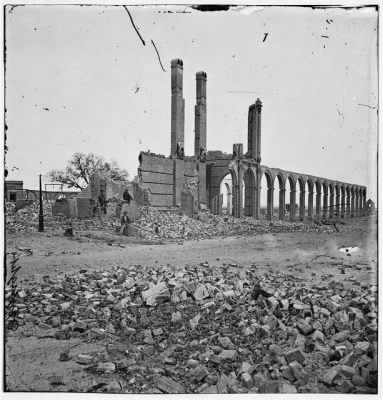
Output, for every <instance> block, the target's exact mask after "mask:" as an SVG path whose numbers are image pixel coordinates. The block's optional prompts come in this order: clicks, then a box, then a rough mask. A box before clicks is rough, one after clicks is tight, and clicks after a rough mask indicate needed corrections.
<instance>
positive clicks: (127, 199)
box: [122, 188, 133, 204]
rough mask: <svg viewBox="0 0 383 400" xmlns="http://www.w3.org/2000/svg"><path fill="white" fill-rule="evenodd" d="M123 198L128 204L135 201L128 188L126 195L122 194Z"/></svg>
mask: <svg viewBox="0 0 383 400" xmlns="http://www.w3.org/2000/svg"><path fill="white" fill-rule="evenodd" d="M122 198H123V199H124V201H126V202H127V203H128V204H130V201H131V200H133V197H132V196H131V195H130V193H129V191H128V189H127V188H126V189H125V191H124V193H123V194H122Z"/></svg>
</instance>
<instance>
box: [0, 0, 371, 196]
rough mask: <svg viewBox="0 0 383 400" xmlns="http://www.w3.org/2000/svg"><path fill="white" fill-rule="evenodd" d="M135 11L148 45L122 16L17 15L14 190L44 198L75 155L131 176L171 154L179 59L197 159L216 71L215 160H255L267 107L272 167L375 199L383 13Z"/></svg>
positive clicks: (265, 136) (63, 11)
mask: <svg viewBox="0 0 383 400" xmlns="http://www.w3.org/2000/svg"><path fill="white" fill-rule="evenodd" d="M129 11H130V13H131V15H132V18H133V21H134V24H135V25H136V27H137V29H138V30H139V33H140V35H141V36H142V38H143V40H144V41H145V46H144V45H143V43H142V41H141V39H140V37H139V36H138V35H137V33H136V31H135V30H134V27H133V26H132V23H131V21H130V18H129V15H128V13H127V12H126V10H125V9H124V8H123V7H121V6H118V7H113V6H84V7H81V6H70V5H66V6H65V5H61V6H59V5H51V6H46V5H45V6H41V5H39V6H32V5H29V6H23V7H14V8H8V9H7V10H6V15H5V17H6V30H5V34H6V75H5V79H6V80H5V84H6V92H5V105H6V108H7V112H6V124H7V126H8V131H7V132H8V138H7V145H8V147H9V151H8V154H7V156H6V164H7V166H8V169H9V171H10V172H9V176H8V179H9V180H23V181H24V187H25V188H29V189H33V188H37V187H38V174H40V173H41V174H43V175H44V177H43V183H48V182H49V181H48V179H47V178H46V177H45V175H46V174H47V172H48V171H49V170H51V169H61V168H64V167H65V166H66V163H67V161H68V160H69V159H70V158H71V156H72V154H73V153H75V152H84V153H90V152H92V153H96V154H98V155H102V156H103V157H104V158H105V159H106V160H115V161H117V163H118V164H119V166H120V167H122V168H125V169H127V170H128V171H129V173H130V176H131V178H133V177H134V176H135V175H136V173H137V167H138V155H139V152H140V151H141V150H148V149H150V151H152V152H154V153H159V154H164V155H166V156H169V154H170V122H171V121H170V99H171V97H170V94H171V91H170V61H171V60H172V59H174V58H180V59H182V60H183V63H184V98H185V152H186V155H192V154H193V151H194V105H195V101H196V100H195V97H196V93H195V90H196V88H195V73H196V72H198V71H205V72H206V73H207V148H208V150H222V151H224V152H228V153H231V152H232V145H233V143H243V144H244V150H245V151H246V150H247V118H248V107H249V106H250V105H251V104H252V103H254V102H255V100H256V99H257V98H258V97H259V98H260V99H261V101H262V102H263V111H262V164H263V165H267V166H269V167H274V168H281V169H286V170H290V171H294V172H301V173H305V174H311V175H315V176H320V177H326V178H328V179H333V180H339V181H343V182H347V183H353V184H358V185H364V186H367V197H368V198H372V199H374V200H376V196H377V189H376V180H377V177H376V173H377V135H378V133H377V123H378V120H377V105H378V104H377V103H378V81H377V11H376V10H375V9H374V8H372V7H370V8H368V7H365V8H360V9H342V8H331V9H312V8H310V7H277V6H276V7H234V8H232V9H230V10H229V11H225V12H222V11H221V12H200V11H198V10H193V9H192V8H190V7H188V6H166V7H165V6H162V7H160V6H146V7H134V6H129ZM266 33H267V35H266ZM265 37H266V38H265ZM152 40H153V42H154V43H155V45H156V47H157V50H158V53H159V57H160V60H161V62H162V64H163V67H164V69H165V70H166V72H165V71H163V69H162V67H161V64H160V62H159V58H158V56H157V53H156V51H155V49H154V47H153V45H152V43H151V41H152ZM14 167H16V168H18V169H15V168H14Z"/></svg>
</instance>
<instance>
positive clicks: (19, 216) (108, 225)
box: [5, 200, 120, 233]
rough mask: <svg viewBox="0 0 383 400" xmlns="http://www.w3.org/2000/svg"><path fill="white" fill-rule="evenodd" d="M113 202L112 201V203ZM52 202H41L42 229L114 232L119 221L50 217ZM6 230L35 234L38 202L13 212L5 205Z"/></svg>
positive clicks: (94, 218)
mask: <svg viewBox="0 0 383 400" xmlns="http://www.w3.org/2000/svg"><path fill="white" fill-rule="evenodd" d="M112 202H114V200H113V201H112ZM52 206H53V202H52V201H45V200H44V201H43V212H44V228H45V229H46V230H52V229H53V230H54V229H60V230H62V229H64V228H65V227H67V226H72V227H73V228H74V229H75V230H79V231H84V230H111V231H115V229H116V227H117V226H119V224H120V221H119V219H118V218H116V217H114V216H109V215H108V216H104V215H103V216H102V218H100V217H99V216H96V217H92V218H66V217H64V216H60V215H52ZM5 211H6V217H5V220H6V230H7V232H8V233H15V232H36V231H37V229H38V221H39V211H40V208H39V202H37V201H36V202H34V203H33V204H32V205H30V206H27V207H25V208H22V209H20V210H18V211H15V206H14V205H13V203H6V209H5Z"/></svg>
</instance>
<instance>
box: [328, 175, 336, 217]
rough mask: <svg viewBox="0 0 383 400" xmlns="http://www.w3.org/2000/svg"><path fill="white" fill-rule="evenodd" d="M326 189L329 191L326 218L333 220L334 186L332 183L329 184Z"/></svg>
mask: <svg viewBox="0 0 383 400" xmlns="http://www.w3.org/2000/svg"><path fill="white" fill-rule="evenodd" d="M328 189H329V196H330V199H329V207H328V216H329V218H334V203H335V200H334V185H333V184H332V183H330V184H329V185H328Z"/></svg>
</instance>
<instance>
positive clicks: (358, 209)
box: [355, 188, 361, 217]
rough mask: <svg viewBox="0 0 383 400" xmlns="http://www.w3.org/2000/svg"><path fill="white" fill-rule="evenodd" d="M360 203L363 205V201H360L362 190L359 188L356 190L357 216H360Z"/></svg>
mask: <svg viewBox="0 0 383 400" xmlns="http://www.w3.org/2000/svg"><path fill="white" fill-rule="evenodd" d="M360 203H361V201H360V189H359V188H357V189H356V207H355V211H356V212H355V215H356V216H358V217H359V216H360Z"/></svg>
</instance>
